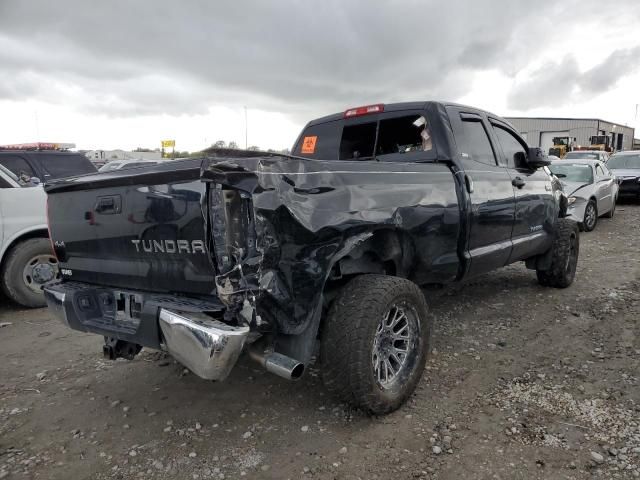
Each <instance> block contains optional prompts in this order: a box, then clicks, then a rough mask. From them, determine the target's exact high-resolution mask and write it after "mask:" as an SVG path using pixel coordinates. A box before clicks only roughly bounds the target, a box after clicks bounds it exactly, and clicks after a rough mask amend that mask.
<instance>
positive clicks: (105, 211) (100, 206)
mask: <svg viewBox="0 0 640 480" xmlns="http://www.w3.org/2000/svg"><path fill="white" fill-rule="evenodd" d="M93 209H94V210H95V212H96V213H99V214H102V215H113V214H116V213H120V212H121V211H122V198H121V197H120V195H113V196H107V197H98V199H97V201H96V204H95V206H94V208H93Z"/></svg>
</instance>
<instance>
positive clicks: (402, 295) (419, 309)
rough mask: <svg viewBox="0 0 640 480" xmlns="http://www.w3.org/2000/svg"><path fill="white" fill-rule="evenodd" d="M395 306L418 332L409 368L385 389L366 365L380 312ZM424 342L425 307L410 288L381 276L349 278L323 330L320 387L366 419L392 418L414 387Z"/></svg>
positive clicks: (426, 332)
mask: <svg viewBox="0 0 640 480" xmlns="http://www.w3.org/2000/svg"><path fill="white" fill-rule="evenodd" d="M400 304H401V305H406V306H407V308H409V309H411V312H413V313H412V314H414V313H415V320H414V323H415V324H416V325H417V326H418V328H417V331H416V335H415V337H416V338H415V339H414V341H413V342H412V343H411V345H412V347H409V351H410V352H411V353H410V354H409V355H413V356H412V357H411V358H413V363H411V364H409V363H407V370H406V371H405V372H404V374H403V375H399V376H398V378H397V380H398V382H397V383H396V384H394V385H393V387H392V388H389V389H385V388H383V387H382V386H381V385H380V384H379V383H378V381H377V378H376V374H375V373H374V367H373V364H372V359H373V356H372V355H373V351H374V339H375V338H376V332H377V330H378V327H379V324H380V321H381V320H382V318H383V316H384V315H385V312H387V311H388V310H389V308H392V306H393V305H400ZM430 338H431V320H430V318H429V316H428V313H427V302H426V300H425V298H424V295H423V293H422V292H421V291H420V289H419V288H418V286H417V285H416V284H415V283H413V282H411V281H409V280H405V279H403V278H399V277H392V276H385V275H360V276H358V277H355V278H354V279H352V280H351V281H350V282H349V283H347V284H346V285H345V286H344V287H343V288H342V290H341V291H340V293H339V294H338V296H337V298H336V299H335V300H334V302H333V304H332V305H331V307H330V309H329V312H328V315H327V318H326V320H325V324H324V325H323V329H322V337H321V345H320V359H321V362H322V378H323V381H324V384H325V386H326V388H327V390H329V391H330V392H331V393H332V394H333V395H334V396H336V397H338V398H339V399H341V400H342V401H345V402H347V403H349V404H351V405H353V406H356V407H358V408H361V409H363V410H364V411H366V412H368V413H370V414H375V415H381V414H385V413H389V412H392V411H393V410H396V409H397V408H399V407H400V406H401V405H402V404H403V403H404V402H405V401H406V400H407V398H409V396H410V395H411V394H412V393H413V391H414V390H415V388H416V386H417V384H418V382H419V381H420V379H421V377H422V373H423V371H424V366H425V362H426V359H427V354H428V352H429V350H430ZM407 358H409V356H407ZM407 361H408V360H407ZM410 365H411V366H410ZM400 372H402V370H400Z"/></svg>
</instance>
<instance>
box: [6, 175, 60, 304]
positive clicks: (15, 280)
mask: <svg viewBox="0 0 640 480" xmlns="http://www.w3.org/2000/svg"><path fill="white" fill-rule="evenodd" d="M39 183H40V182H39V181H38V180H37V179H35V178H34V179H29V178H26V177H18V176H16V175H15V174H13V173H12V172H11V171H9V170H8V169H6V168H5V167H3V166H2V165H0V285H2V290H3V291H4V293H5V294H6V295H7V297H9V298H10V299H11V300H13V301H15V302H17V303H19V304H20V305H23V306H25V307H43V306H45V300H44V294H43V292H42V286H43V285H44V284H45V283H47V282H50V281H52V280H54V279H56V278H57V277H58V276H59V273H58V262H57V260H56V258H55V256H54V255H53V253H52V251H51V243H50V241H49V235H48V232H47V219H46V201H47V200H46V199H47V196H46V194H45V192H44V189H43V188H42V185H40V184H39Z"/></svg>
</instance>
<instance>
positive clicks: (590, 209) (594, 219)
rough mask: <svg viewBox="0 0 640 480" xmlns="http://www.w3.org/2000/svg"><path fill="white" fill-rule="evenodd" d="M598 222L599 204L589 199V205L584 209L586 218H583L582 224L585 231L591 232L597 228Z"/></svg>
mask: <svg viewBox="0 0 640 480" xmlns="http://www.w3.org/2000/svg"><path fill="white" fill-rule="evenodd" d="M597 223H598V206H597V205H596V202H595V200H589V203H587V206H586V207H585V209H584V219H583V220H582V226H583V228H584V231H585V232H591V231H592V230H593V229H594V228H596V224H597Z"/></svg>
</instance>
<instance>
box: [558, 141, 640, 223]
mask: <svg viewBox="0 0 640 480" xmlns="http://www.w3.org/2000/svg"><path fill="white" fill-rule="evenodd" d="M598 153H602V152H588V151H575V152H569V153H567V155H566V156H565V157H564V159H563V160H559V159H555V160H553V161H552V163H551V165H550V166H549V169H550V170H551V172H552V173H554V174H555V175H556V176H557V177H558V178H559V179H560V181H561V183H562V185H563V188H564V191H565V193H566V194H567V196H568V199H569V213H570V216H571V218H572V219H574V220H575V221H576V222H578V225H580V228H581V229H582V230H584V231H586V232H590V231H592V230H593V229H594V228H595V227H596V224H597V222H598V218H599V217H602V216H605V217H608V218H612V217H613V215H614V214H615V210H616V203H617V202H618V199H619V198H620V197H634V198H638V199H640V152H638V151H627V152H618V153H616V154H614V155H612V156H610V157H607V161H606V162H605V161H604V160H602V159H601V158H603V157H599V156H598V155H596V154H598ZM605 153H606V152H605ZM572 154H575V155H572Z"/></svg>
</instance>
